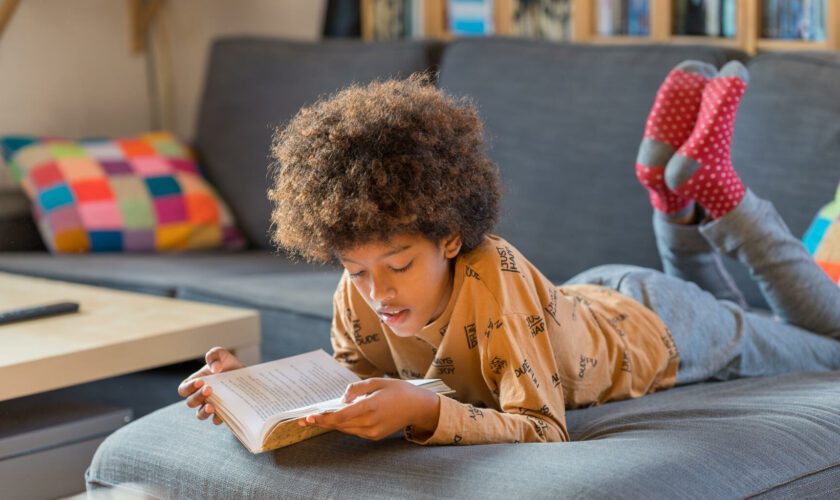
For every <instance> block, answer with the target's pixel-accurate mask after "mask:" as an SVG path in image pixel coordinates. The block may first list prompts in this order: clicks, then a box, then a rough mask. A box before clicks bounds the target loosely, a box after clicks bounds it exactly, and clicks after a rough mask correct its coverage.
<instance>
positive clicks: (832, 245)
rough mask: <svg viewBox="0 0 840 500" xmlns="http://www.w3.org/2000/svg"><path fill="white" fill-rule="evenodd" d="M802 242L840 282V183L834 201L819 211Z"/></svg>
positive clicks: (838, 282) (831, 276)
mask: <svg viewBox="0 0 840 500" xmlns="http://www.w3.org/2000/svg"><path fill="white" fill-rule="evenodd" d="M802 242H803V243H804V244H805V248H807V249H808V252H809V253H810V254H811V255H813V256H814V260H816V261H817V264H819V266H820V267H822V268H823V270H824V271H825V272H826V274H828V276H829V277H830V278H831V279H832V280H833V281H834V282H836V283H837V284H840V185H838V186H837V194H836V196H835V198H834V201H832V202H830V203H829V204H827V205H826V206H824V207H823V208H822V209H821V210H820V211H819V212H818V213H817V216H816V217H815V218H814V221H813V222H812V223H811V227H809V228H808V231H806V232H805V236H803V237H802Z"/></svg>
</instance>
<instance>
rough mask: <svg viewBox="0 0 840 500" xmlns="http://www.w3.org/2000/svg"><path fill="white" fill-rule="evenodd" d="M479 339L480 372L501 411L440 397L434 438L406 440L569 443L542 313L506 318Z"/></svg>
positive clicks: (412, 434)
mask: <svg viewBox="0 0 840 500" xmlns="http://www.w3.org/2000/svg"><path fill="white" fill-rule="evenodd" d="M501 323H502V324H501V325H500V327H499V328H495V329H493V330H492V332H491V334H490V335H489V337H488V338H486V339H484V340H486V342H484V345H483V349H482V352H481V356H480V357H481V372H482V376H483V377H484V383H486V384H487V385H488V386H489V387H490V388H491V390H493V392H494V393H495V394H497V396H498V398H499V407H500V408H501V411H498V410H494V409H487V408H476V407H474V406H473V405H471V404H464V403H460V402H458V401H456V400H454V399H452V398H449V397H446V396H439V397H440V416H439V418H438V425H437V428H436V429H435V431H434V433H433V434H432V435H431V436H429V435H424V436H420V435H416V434H415V432H414V430H413V428H411V427H408V428H406V429H405V437H406V439H408V440H409V441H412V442H414V443H418V444H424V445H426V444H489V443H520V442H556V441H569V434H568V431H567V430H566V414H565V402H564V399H563V388H562V385H561V384H560V383H559V377H558V376H557V367H556V361H555V359H554V353H553V351H552V349H551V343H550V342H549V340H548V333H547V332H546V327H545V318H544V317H543V316H542V315H541V314H534V315H526V314H510V315H506V316H504V317H503V318H502V319H501Z"/></svg>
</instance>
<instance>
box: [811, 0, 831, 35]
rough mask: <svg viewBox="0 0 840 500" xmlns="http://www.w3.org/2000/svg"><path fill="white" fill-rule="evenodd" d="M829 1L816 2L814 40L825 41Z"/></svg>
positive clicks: (819, 0)
mask: <svg viewBox="0 0 840 500" xmlns="http://www.w3.org/2000/svg"><path fill="white" fill-rule="evenodd" d="M827 2H828V0H815V1H814V16H813V18H814V40H819V41H824V40H825V22H826V16H825V13H826V9H827V5H826V3H827Z"/></svg>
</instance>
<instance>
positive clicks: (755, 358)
mask: <svg viewBox="0 0 840 500" xmlns="http://www.w3.org/2000/svg"><path fill="white" fill-rule="evenodd" d="M568 283H593V284H598V285H602V286H607V287H610V288H613V289H615V290H617V291H619V292H620V293H623V294H625V295H627V296H630V297H633V298H634V299H636V300H637V301H639V302H641V303H642V304H644V305H645V306H647V307H648V308H650V309H651V310H653V311H654V312H655V313H657V314H658V315H659V317H660V318H662V321H663V322H664V323H665V325H666V326H667V327H668V329H669V330H670V332H671V335H672V336H673V338H674V343H675V344H676V346H677V350H678V351H679V354H680V368H679V372H678V374H677V385H682V384H689V383H693V382H700V381H703V380H708V379H714V380H729V379H733V378H738V377H755V376H769V375H776V374H780V373H786V372H791V371H828V370H837V369H840V342H838V341H837V340H834V339H831V338H828V337H825V336H821V335H817V334H814V333H812V332H809V331H806V330H803V329H801V328H798V327H796V326H794V325H790V324H787V323H782V322H779V321H775V320H773V319H772V318H770V317H767V316H764V315H760V314H756V313H751V312H747V311H744V310H743V309H741V308H740V307H739V306H737V305H736V304H734V303H732V302H729V301H722V300H717V299H716V298H715V297H713V296H712V295H711V294H710V293H709V292H707V291H705V290H702V289H701V288H700V287H698V286H697V285H696V284H694V283H691V282H688V281H683V280H681V279H679V278H675V277H673V276H668V275H666V274H664V273H661V272H659V271H655V270H652V269H645V268H641V267H636V266H625V265H607V266H600V267H596V268H593V269H590V270H588V271H585V272H584V273H581V274H579V275H578V276H575V277H574V278H572V279H571V280H569V282H568ZM836 333H838V334H840V332H836Z"/></svg>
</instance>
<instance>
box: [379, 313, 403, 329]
mask: <svg viewBox="0 0 840 500" xmlns="http://www.w3.org/2000/svg"><path fill="white" fill-rule="evenodd" d="M407 315H408V309H403V310H402V311H399V312H396V313H393V314H391V313H386V312H380V313H379V316H380V317H381V318H382V320H383V321H384V322H385V323H387V324H388V325H391V326H393V325H396V324H399V323H400V322H402V321H403V320H404V319H405V317H406V316H407Z"/></svg>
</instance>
